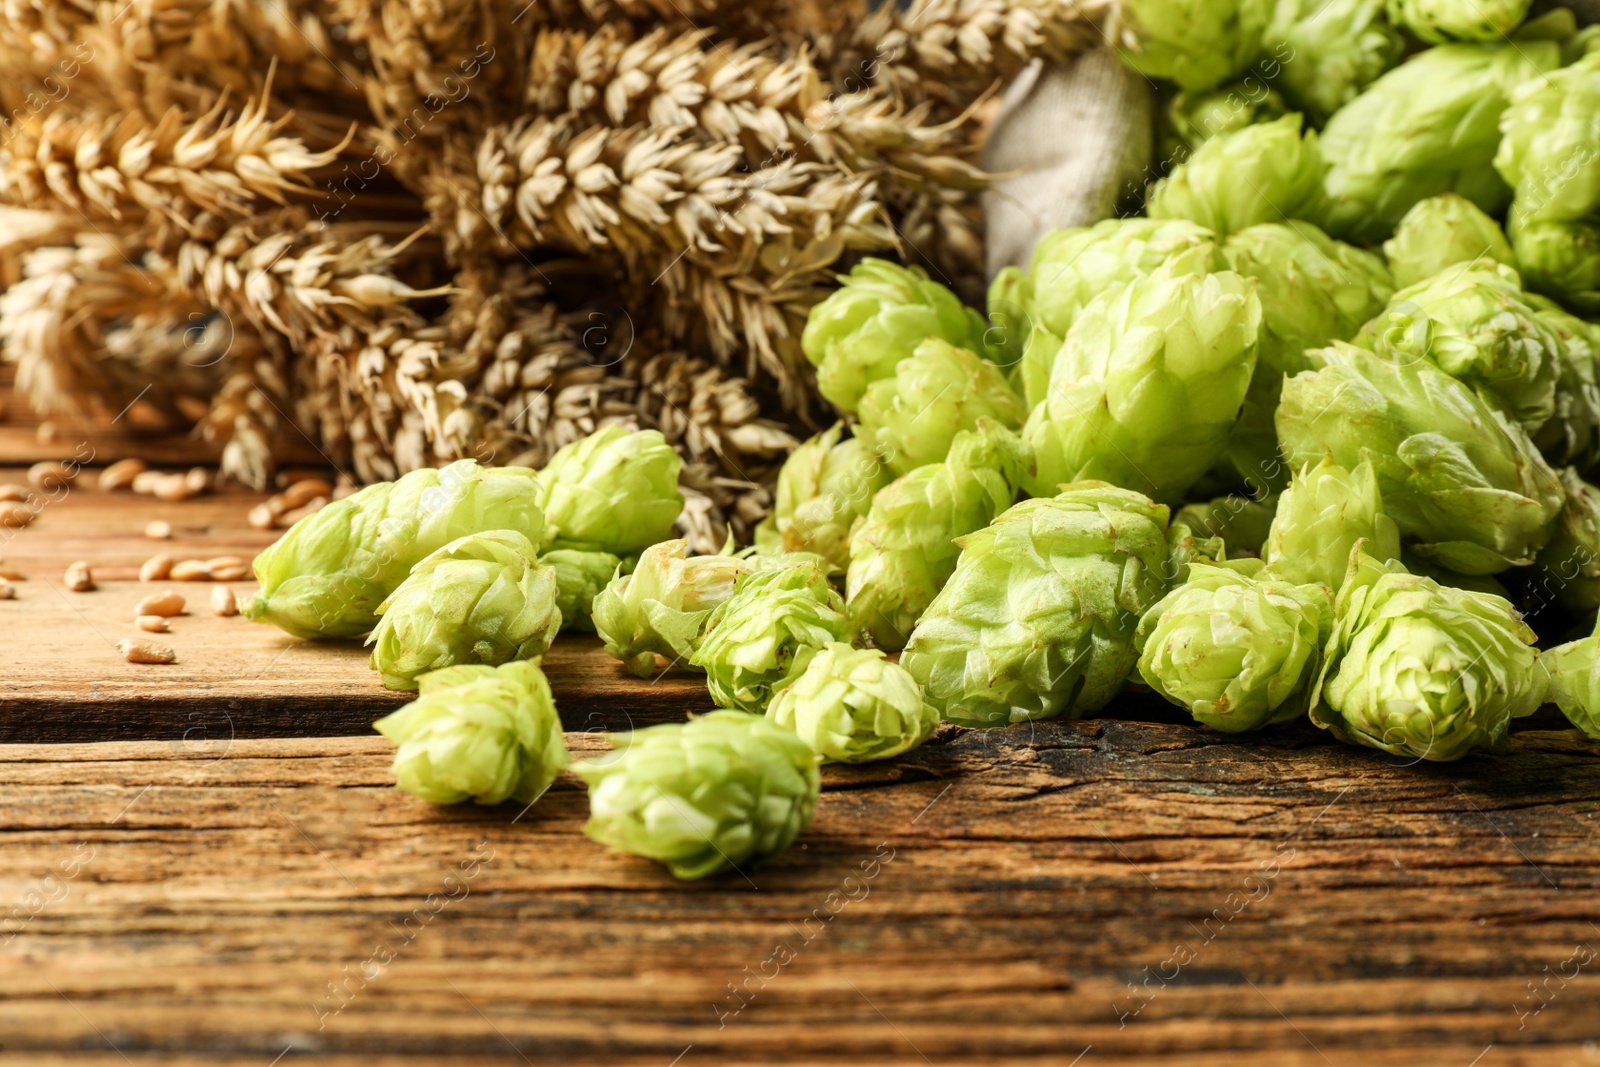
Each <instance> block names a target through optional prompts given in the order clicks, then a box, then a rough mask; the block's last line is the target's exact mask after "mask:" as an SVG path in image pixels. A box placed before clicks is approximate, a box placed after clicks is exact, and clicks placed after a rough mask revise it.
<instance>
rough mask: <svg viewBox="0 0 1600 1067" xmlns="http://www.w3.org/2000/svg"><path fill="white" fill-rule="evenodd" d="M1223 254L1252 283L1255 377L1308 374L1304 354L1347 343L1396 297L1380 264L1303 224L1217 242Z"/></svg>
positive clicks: (1269, 226)
mask: <svg viewBox="0 0 1600 1067" xmlns="http://www.w3.org/2000/svg"><path fill="white" fill-rule="evenodd" d="M1222 255H1223V258H1224V259H1226V260H1227V263H1228V266H1229V268H1230V269H1232V270H1234V271H1236V272H1238V273H1239V274H1242V275H1244V276H1245V277H1246V278H1254V279H1255V280H1256V296H1257V297H1258V298H1259V299H1260V301H1261V343H1260V349H1259V361H1258V364H1257V373H1258V374H1260V373H1261V372H1262V371H1263V370H1267V371H1276V372H1278V374H1280V375H1281V374H1296V373H1299V372H1300V371H1303V370H1306V369H1307V368H1309V367H1310V366H1311V364H1310V363H1309V362H1308V361H1307V360H1306V358H1305V355H1304V353H1305V351H1306V349H1308V348H1320V347H1322V346H1323V345H1326V344H1328V343H1329V342H1330V341H1348V340H1349V339H1350V338H1352V337H1354V336H1355V335H1356V333H1357V331H1359V330H1360V329H1361V326H1362V324H1363V323H1365V322H1366V321H1367V320H1368V319H1370V318H1372V317H1373V316H1374V315H1376V314H1378V313H1379V312H1380V311H1382V310H1383V306H1384V304H1385V303H1386V302H1388V300H1389V298H1390V297H1392V296H1393V295H1394V281H1393V279H1392V278H1391V277H1390V274H1389V269H1388V268H1387V267H1386V266H1384V263H1383V260H1382V259H1380V258H1379V257H1377V256H1375V255H1373V254H1372V253H1371V252H1366V251H1363V250H1362V249H1359V248H1356V247H1354V246H1352V245H1347V244H1345V243H1344V242H1343V241H1335V240H1334V239H1333V238H1331V237H1329V236H1328V235H1327V234H1325V233H1323V232H1322V231H1321V230H1319V229H1317V227H1316V226H1314V225H1312V224H1311V223H1309V222H1299V221H1294V222H1288V223H1284V224H1278V223H1270V222H1269V223H1263V224H1261V225H1259V226H1251V227H1250V228H1248V229H1244V230H1240V231H1239V232H1237V233H1234V234H1232V235H1230V236H1229V237H1228V239H1227V240H1226V241H1224V242H1223V245H1222ZM1274 399H1276V393H1274Z"/></svg>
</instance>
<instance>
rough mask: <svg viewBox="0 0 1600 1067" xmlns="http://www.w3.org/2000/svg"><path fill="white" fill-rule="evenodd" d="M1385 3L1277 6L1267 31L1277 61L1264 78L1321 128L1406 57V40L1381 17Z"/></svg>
mask: <svg viewBox="0 0 1600 1067" xmlns="http://www.w3.org/2000/svg"><path fill="white" fill-rule="evenodd" d="M1383 5H1384V0H1293V2H1286V3H1281V4H1279V5H1278V7H1277V16H1276V17H1275V18H1274V20H1273V28H1272V29H1271V30H1269V31H1268V33H1267V42H1268V48H1267V51H1268V53H1269V54H1270V55H1272V56H1273V57H1275V59H1273V60H1264V61H1263V63H1264V64H1266V69H1265V70H1263V71H1262V75H1263V77H1266V78H1268V79H1270V78H1272V76H1273V74H1274V72H1276V73H1277V82H1276V83H1277V84H1278V85H1279V86H1281V87H1282V89H1283V92H1284V93H1285V95H1287V96H1288V97H1289V99H1291V100H1293V101H1294V103H1295V105H1296V106H1298V107H1299V108H1301V109H1302V110H1304V111H1305V112H1306V113H1307V114H1309V115H1310V116H1311V118H1312V120H1313V121H1314V122H1316V123H1318V124H1319V125H1320V124H1321V123H1323V122H1326V121H1327V119H1328V116H1329V115H1332V114H1333V113H1334V112H1335V111H1338V110H1339V109H1340V108H1341V107H1344V105H1346V104H1348V103H1349V102H1350V101H1351V100H1353V99H1355V97H1356V95H1357V94H1358V93H1360V92H1361V90H1363V89H1365V88H1366V87H1367V86H1368V85H1371V84H1372V83H1373V82H1375V81H1377V80H1378V78H1379V77H1381V76H1382V75H1383V74H1384V73H1385V72H1386V71H1388V70H1389V69H1390V68H1391V67H1393V66H1394V65H1395V64H1396V63H1398V62H1400V57H1401V56H1403V55H1405V51H1406V46H1405V41H1404V40H1403V39H1402V38H1401V36H1400V34H1399V33H1398V32H1397V31H1396V30H1395V29H1394V27H1392V26H1390V25H1389V24H1388V23H1387V22H1385V21H1384V18H1383ZM1279 59H1281V60H1282V61H1283V62H1282V63H1281V64H1280V63H1278V62H1277V61H1276V60H1279Z"/></svg>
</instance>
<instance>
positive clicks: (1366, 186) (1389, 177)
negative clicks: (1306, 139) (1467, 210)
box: [1317, 41, 1561, 244]
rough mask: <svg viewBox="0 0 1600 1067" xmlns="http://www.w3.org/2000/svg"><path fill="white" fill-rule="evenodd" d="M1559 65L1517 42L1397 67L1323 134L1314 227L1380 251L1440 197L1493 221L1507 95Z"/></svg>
mask: <svg viewBox="0 0 1600 1067" xmlns="http://www.w3.org/2000/svg"><path fill="white" fill-rule="evenodd" d="M1560 61H1561V55H1560V48H1559V47H1558V46H1557V45H1556V44H1555V43H1554V42H1550V41H1520V42H1517V43H1516V44H1515V45H1512V44H1505V45H1468V44H1448V45H1440V46H1439V47H1437V48H1430V49H1428V50H1427V51H1425V52H1421V53H1418V54H1417V55H1415V56H1413V57H1411V59H1409V60H1407V61H1406V62H1404V63H1402V64H1400V65H1399V66H1398V67H1396V68H1395V69H1394V70H1391V71H1390V72H1389V73H1387V74H1385V75H1384V76H1383V77H1381V78H1379V79H1378V80H1377V81H1375V82H1373V83H1372V85H1371V86H1369V87H1368V88H1367V90H1366V91H1365V92H1363V93H1362V94H1361V95H1360V96H1357V97H1356V98H1355V99H1354V100H1352V101H1350V103H1348V104H1346V105H1345V106H1344V107H1342V108H1340V109H1339V110H1338V111H1337V112H1336V113H1335V114H1334V115H1333V117H1332V118H1330V119H1329V120H1328V124H1327V125H1326V126H1325V127H1323V130H1322V137H1321V139H1320V140H1319V142H1318V143H1319V147H1320V149H1321V152H1322V157H1323V159H1324V160H1325V161H1326V162H1327V164H1328V168H1327V170H1326V172H1325V173H1324V175H1323V192H1324V195H1325V198H1326V199H1325V203H1324V204H1323V208H1322V211H1321V217H1320V219H1319V220H1317V221H1319V222H1320V223H1321V225H1322V227H1323V228H1324V229H1326V230H1327V231H1328V232H1329V233H1331V234H1333V235H1334V236H1335V237H1342V238H1344V239H1345V240H1348V241H1354V242H1356V243H1357V244H1376V243H1377V242H1379V241H1382V240H1383V239H1384V238H1386V237H1388V236H1389V235H1390V234H1391V233H1392V232H1393V231H1394V227H1395V225H1396V224H1397V223H1398V222H1399V221H1400V220H1401V219H1402V218H1403V217H1404V216H1405V213H1406V212H1407V211H1410V210H1411V208H1412V206H1413V205H1414V204H1416V203H1417V201H1419V200H1425V199H1427V198H1428V197H1430V196H1438V195H1439V194H1440V193H1450V192H1454V193H1459V194H1461V195H1462V196H1464V197H1466V198H1467V199H1468V200H1470V201H1472V202H1473V203H1474V204H1476V205H1477V206H1478V207H1480V208H1482V209H1483V210H1484V211H1487V212H1489V213H1491V214H1493V213H1495V212H1497V211H1499V210H1500V209H1501V208H1502V207H1504V206H1505V204H1506V202H1507V201H1508V200H1509V199H1510V190H1509V189H1508V188H1507V186H1506V183H1505V182H1504V181H1502V180H1501V178H1500V175H1499V174H1497V173H1495V169H1494V166H1493V160H1494V154H1495V150H1496V149H1497V148H1498V147H1499V145H1500V126H1499V122H1500V114H1501V112H1502V111H1504V110H1505V107H1506V103H1507V98H1508V94H1509V93H1510V91H1511V90H1512V89H1513V88H1515V87H1516V86H1517V85H1518V84H1520V83H1522V82H1524V81H1527V80H1528V79H1529V78H1534V77H1537V76H1538V75H1540V74H1543V73H1544V72H1545V71H1548V70H1553V69H1555V67H1556V66H1557V65H1559V63H1560Z"/></svg>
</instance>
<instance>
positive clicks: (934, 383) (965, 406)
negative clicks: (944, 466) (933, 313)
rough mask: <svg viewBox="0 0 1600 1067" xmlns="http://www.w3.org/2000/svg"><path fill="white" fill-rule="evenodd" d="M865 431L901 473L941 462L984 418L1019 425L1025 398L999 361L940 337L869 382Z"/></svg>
mask: <svg viewBox="0 0 1600 1067" xmlns="http://www.w3.org/2000/svg"><path fill="white" fill-rule="evenodd" d="M856 414H857V416H858V417H859V418H860V419H861V423H860V426H861V436H862V437H864V438H865V439H866V440H867V441H868V442H870V444H871V446H872V447H873V448H874V449H875V450H876V451H877V452H878V454H879V455H881V456H882V457H883V459H884V461H885V462H886V463H888V464H889V466H890V467H892V468H893V469H894V470H895V472H896V473H899V474H907V473H909V472H911V471H913V470H916V469H917V468H918V467H921V466H923V465H925V464H928V463H940V462H942V461H943V460H944V457H945V456H946V455H947V454H948V453H949V451H950V442H951V441H953V440H955V436H956V434H958V433H960V432H961V431H962V430H971V429H975V428H976V427H977V425H978V420H979V419H983V418H990V419H994V420H995V421H996V422H998V423H1000V424H1001V425H1002V426H1008V427H1017V426H1021V425H1022V420H1023V419H1025V418H1027V415H1028V412H1027V409H1026V408H1024V407H1023V406H1022V398H1021V397H1019V396H1017V394H1016V391H1015V390H1014V389H1012V388H1011V386H1010V384H1009V383H1008V382H1007V381H1006V379H1005V376H1004V375H1003V374H1001V373H1000V371H999V370H998V369H997V368H996V367H995V366H994V364H992V363H989V362H986V361H985V360H982V359H980V358H978V357H977V356H976V355H974V354H973V353H971V352H969V351H967V350H966V349H964V348H956V347H954V346H952V345H950V344H948V343H946V342H944V341H941V340H939V339H937V338H929V339H928V340H926V341H924V342H922V343H921V344H920V345H918V346H917V349H916V351H915V353H913V354H912V356H911V358H910V359H904V360H901V361H900V365H899V366H898V367H896V368H895V374H894V377H893V378H880V379H879V380H878V381H875V382H873V383H872V384H871V385H869V386H868V387H867V392H866V395H865V396H863V397H862V398H861V406H860V408H859V409H858V410H857V413H856Z"/></svg>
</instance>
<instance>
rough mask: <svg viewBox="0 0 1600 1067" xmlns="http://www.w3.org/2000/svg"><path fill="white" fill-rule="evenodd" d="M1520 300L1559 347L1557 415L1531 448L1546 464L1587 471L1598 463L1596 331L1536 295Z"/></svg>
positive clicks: (1599, 328)
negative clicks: (1567, 466) (1531, 311)
mask: <svg viewBox="0 0 1600 1067" xmlns="http://www.w3.org/2000/svg"><path fill="white" fill-rule="evenodd" d="M1524 299H1525V300H1526V301H1527V303H1528V306H1529V307H1531V308H1532V309H1533V311H1534V314H1535V315H1536V316H1537V317H1538V318H1539V320H1540V321H1541V322H1542V323H1543V324H1544V325H1545V326H1546V327H1548V328H1549V329H1550V330H1551V331H1553V332H1554V333H1555V335H1556V337H1557V338H1558V339H1559V340H1560V342H1561V372H1560V376H1559V377H1558V379H1557V381H1556V410H1555V414H1554V415H1553V416H1551V417H1550V419H1549V420H1547V421H1546V422H1545V424H1544V425H1543V426H1541V427H1539V429H1538V430H1536V431H1534V434H1533V443H1534V444H1535V445H1537V446H1538V447H1539V451H1541V452H1543V453H1544V455H1545V457H1546V458H1547V459H1550V460H1553V461H1555V462H1557V463H1577V464H1579V465H1580V466H1582V467H1584V468H1588V467H1591V466H1593V465H1594V464H1595V463H1596V462H1600V384H1597V379H1600V368H1597V366H1596V363H1597V361H1600V325H1596V324H1594V323H1589V322H1584V321H1583V320H1582V319H1580V318H1578V317H1577V316H1575V315H1571V314H1568V313H1567V312H1566V311H1564V310H1562V308H1561V307H1560V306H1559V305H1558V304H1556V303H1555V301H1553V300H1551V299H1549V298H1548V297H1543V296H1539V295H1538V294H1537V293H1527V294H1525V296H1524Z"/></svg>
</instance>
